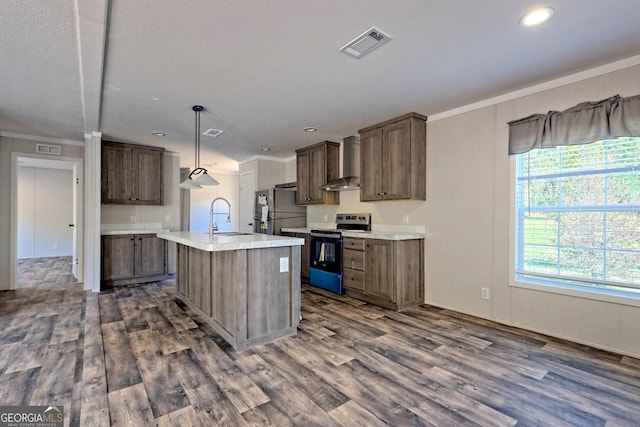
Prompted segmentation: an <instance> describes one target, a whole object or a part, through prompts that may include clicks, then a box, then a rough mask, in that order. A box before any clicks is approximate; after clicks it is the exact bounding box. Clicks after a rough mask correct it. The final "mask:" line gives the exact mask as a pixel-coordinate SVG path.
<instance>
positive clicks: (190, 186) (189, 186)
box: [179, 178, 202, 190]
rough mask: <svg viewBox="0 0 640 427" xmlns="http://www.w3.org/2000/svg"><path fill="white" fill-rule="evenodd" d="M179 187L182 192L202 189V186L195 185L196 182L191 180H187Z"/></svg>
mask: <svg viewBox="0 0 640 427" xmlns="http://www.w3.org/2000/svg"><path fill="white" fill-rule="evenodd" d="M179 187H180V188H182V189H183V190H197V189H198V188H202V186H200V185H198V184H196V182H195V181H194V180H192V179H191V178H187V179H185V180H184V181H182V182H181V183H180V186H179Z"/></svg>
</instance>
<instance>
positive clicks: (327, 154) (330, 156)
mask: <svg viewBox="0 0 640 427" xmlns="http://www.w3.org/2000/svg"><path fill="white" fill-rule="evenodd" d="M339 162H340V144H338V143H337V142H331V141H324V142H321V143H318V144H314V145H311V146H309V147H305V148H301V149H299V150H296V173H297V177H298V183H297V184H298V189H297V193H296V203H297V204H298V205H322V204H327V205H337V204H339V203H340V193H339V192H337V191H327V190H321V189H320V186H321V185H324V184H326V183H327V182H328V181H332V180H335V179H338V178H339V175H340V163H339Z"/></svg>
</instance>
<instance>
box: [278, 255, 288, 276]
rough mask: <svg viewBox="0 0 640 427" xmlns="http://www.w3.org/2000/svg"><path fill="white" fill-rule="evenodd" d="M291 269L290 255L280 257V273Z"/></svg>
mask: <svg viewBox="0 0 640 427" xmlns="http://www.w3.org/2000/svg"><path fill="white" fill-rule="evenodd" d="M287 271H289V257H282V258H280V273H286V272H287Z"/></svg>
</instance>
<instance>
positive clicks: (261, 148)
mask: <svg viewBox="0 0 640 427" xmlns="http://www.w3.org/2000/svg"><path fill="white" fill-rule="evenodd" d="M258 150H260V151H269V150H271V148H269V147H258Z"/></svg>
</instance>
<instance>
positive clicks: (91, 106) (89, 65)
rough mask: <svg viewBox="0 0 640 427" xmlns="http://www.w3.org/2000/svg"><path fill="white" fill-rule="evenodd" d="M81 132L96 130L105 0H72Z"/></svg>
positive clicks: (101, 69)
mask: <svg viewBox="0 0 640 427" xmlns="http://www.w3.org/2000/svg"><path fill="white" fill-rule="evenodd" d="M74 7H75V11H76V31H77V35H78V62H79V64H78V65H79V71H80V85H81V90H82V112H83V120H84V133H85V134H87V133H88V134H90V133H91V132H94V131H100V114H101V107H102V81H103V74H104V62H105V54H106V39H107V21H108V13H109V0H75V1H74Z"/></svg>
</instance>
